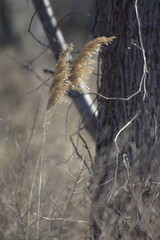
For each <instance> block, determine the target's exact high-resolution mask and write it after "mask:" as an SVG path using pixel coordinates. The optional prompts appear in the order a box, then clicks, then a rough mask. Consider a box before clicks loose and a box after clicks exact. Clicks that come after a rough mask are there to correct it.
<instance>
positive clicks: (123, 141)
mask: <svg viewBox="0 0 160 240" xmlns="http://www.w3.org/2000/svg"><path fill="white" fill-rule="evenodd" d="M96 7H97V25H96V35H98V36H116V37H117V39H116V41H115V42H114V43H113V44H112V45H111V46H109V47H107V48H105V47H104V50H103V52H102V53H101V55H100V58H101V70H102V78H101V80H100V84H99V85H100V89H99V92H100V93H101V94H102V95H104V96H106V97H111V98H117V99H110V100H106V99H102V98H99V117H98V139H97V155H96V159H95V163H94V167H93V177H92V179H91V183H90V193H91V198H92V207H91V224H92V227H91V238H92V239H94V240H95V239H96V240H99V239H100V240H102V239H103V240H104V239H107V240H108V239H126V240H129V239H160V230H159V229H160V228H159V226H160V197H159V190H160V189H159V182H160V157H159V156H160V141H159V135H160V134H159V125H160V114H159V110H160V109H159V102H160V47H159V39H160V30H159V29H160V0H152V1H150V0H145V1H142V0H139V1H138V2H136V0H122V1H119V0H107V1H106V0H98V1H97V6H96ZM136 10H137V12H136ZM141 37H142V39H141ZM141 40H142V41H141ZM145 61H146V62H145ZM136 92H137V94H134V93H136ZM133 94H134V95H133ZM132 95H133V96H132ZM130 96H132V97H130ZM129 97H130V98H129ZM118 98H119V99H118ZM121 98H126V99H127V98H128V100H122V99H121Z"/></svg>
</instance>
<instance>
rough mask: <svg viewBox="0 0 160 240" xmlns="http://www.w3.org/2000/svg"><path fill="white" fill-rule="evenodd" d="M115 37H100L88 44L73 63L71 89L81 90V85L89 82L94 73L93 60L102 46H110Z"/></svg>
mask: <svg viewBox="0 0 160 240" xmlns="http://www.w3.org/2000/svg"><path fill="white" fill-rule="evenodd" d="M114 39H115V37H98V38H95V39H93V40H92V41H90V42H89V43H87V44H86V45H85V46H84V47H83V48H82V50H81V52H80V55H79V56H78V57H77V58H76V59H75V61H74V62H73V65H72V68H71V72H70V82H71V88H72V89H77V88H79V89H80V88H81V84H82V83H83V82H84V83H85V81H86V80H88V78H89V75H90V74H91V73H92V71H93V67H92V66H91V64H93V63H95V60H93V59H92V57H93V55H95V54H97V53H98V52H99V50H100V47H101V45H102V44H105V45H108V44H109V43H111V42H112V41H113V40H114Z"/></svg>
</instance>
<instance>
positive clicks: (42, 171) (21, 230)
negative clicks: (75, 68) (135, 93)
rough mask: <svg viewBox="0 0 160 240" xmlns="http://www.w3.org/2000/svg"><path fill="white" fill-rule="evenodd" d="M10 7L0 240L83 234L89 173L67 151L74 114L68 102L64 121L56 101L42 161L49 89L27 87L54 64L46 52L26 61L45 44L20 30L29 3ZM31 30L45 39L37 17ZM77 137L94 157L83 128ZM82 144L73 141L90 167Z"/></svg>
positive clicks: (0, 125) (0, 153)
mask: <svg viewBox="0 0 160 240" xmlns="http://www.w3.org/2000/svg"><path fill="white" fill-rule="evenodd" d="M12 11H13V12H12V14H13V15H12V18H13V22H14V31H15V34H16V35H17V36H18V37H19V40H18V41H15V42H14V44H11V45H8V46H6V47H1V48H0V56H1V59H0V62H1V64H0V77H1V84H0V119H1V120H0V179H1V180H0V193H1V194H0V239H36V238H37V237H39V239H86V238H87V234H88V229H89V225H88V223H87V215H88V214H87V213H88V210H89V201H88V198H87V197H86V196H87V194H86V191H85V190H86V187H87V181H88V176H89V173H88V170H87V169H86V167H85V165H84V164H83V161H82V159H80V158H78V157H77V155H76V154H73V153H74V149H73V146H72V144H71V142H70V140H69V137H70V136H71V135H72V134H73V133H74V132H75V131H76V130H77V128H78V123H79V119H80V116H79V113H78V112H77V110H76V109H75V107H74V106H72V107H71V110H70V113H69V117H68V120H67V123H66V114H67V111H68V108H69V104H66V105H59V106H57V108H56V112H55V114H54V116H53V118H52V121H51V124H50V126H49V129H48V132H47V135H46V139H45V146H44V157H43V163H42V161H41V160H42V158H39V156H40V154H41V148H42V140H43V126H44V118H45V112H46V104H47V100H48V87H47V86H43V87H42V88H40V89H39V90H37V91H34V92H33V93H32V94H28V92H29V91H31V90H32V89H34V88H36V87H37V86H38V85H39V84H40V82H39V81H38V79H37V77H36V76H35V74H34V73H36V74H38V75H39V76H40V77H41V78H42V79H43V80H45V79H46V78H48V77H49V76H50V75H46V74H45V73H44V72H43V68H49V69H53V68H54V66H55V61H54V58H53V55H52V53H51V51H50V50H47V51H46V52H45V53H44V54H43V55H42V56H40V57H37V58H36V60H34V61H32V60H33V59H34V58H35V57H36V56H38V54H39V53H41V52H42V51H43V50H44V47H43V46H41V45H40V44H39V43H37V42H35V41H34V40H33V39H32V37H31V36H30V35H29V33H28V32H27V29H28V25H29V21H30V18H31V16H32V14H33V8H32V5H31V3H30V2H29V1H25V2H23V3H22V2H21V1H18V0H17V1H16V2H15V5H13V9H12ZM33 31H34V33H35V34H36V36H38V38H39V39H40V40H41V41H42V42H47V40H46V39H45V35H44V32H43V29H42V28H41V25H40V24H39V21H38V19H37V20H36V21H35V23H34V26H33ZM68 38H70V37H68ZM79 44H81V43H80V42H79ZM30 61H32V62H30ZM17 62H19V63H17ZM24 66H26V68H25V67H24ZM27 67H29V68H30V70H31V71H33V72H34V73H32V72H31V71H29V70H27ZM83 137H84V138H85V140H86V141H87V143H88V146H89V148H90V151H91V152H92V154H93V156H94V143H93V142H92V139H91V138H90V136H89V135H88V133H86V132H85V131H83ZM76 139H77V136H75V137H74V140H75V142H76ZM83 145H84V144H83V142H82V141H79V142H78V148H79V150H80V151H81V153H82V156H83V157H84V159H85V161H88V165H90V159H89V157H88V153H87V151H86V150H85V148H84V146H83ZM38 161H39V162H38ZM36 166H37V168H36ZM39 192H40V198H39V197H38V196H39ZM73 192H75V193H74V194H73ZM31 194H32V195H31ZM39 199H40V200H39ZM38 204H39V205H38ZM29 207H30V208H29ZM38 211H39V217H37V212H38ZM54 218H57V219H56V220H55V219H54ZM51 219H52V220H51ZM53 219H54V220H53ZM62 219H63V220H62ZM78 221H80V222H78Z"/></svg>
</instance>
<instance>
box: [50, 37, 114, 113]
mask: <svg viewBox="0 0 160 240" xmlns="http://www.w3.org/2000/svg"><path fill="white" fill-rule="evenodd" d="M114 39H115V37H98V38H95V39H93V40H92V41H90V42H89V43H87V44H86V45H85V46H84V47H83V48H82V49H81V51H80V54H79V56H78V57H77V58H76V59H75V60H74V61H73V63H71V64H69V56H70V53H71V51H72V50H73V45H72V44H69V45H68V47H67V49H66V50H65V51H63V52H62V53H61V54H60V57H59V61H58V64H57V67H56V72H55V75H54V79H53V82H52V84H51V87H50V97H49V100H48V104H47V110H49V109H50V108H51V107H52V106H54V105H55V104H56V103H61V102H65V99H64V94H65V93H66V92H67V91H68V90H73V89H76V90H80V89H81V87H83V83H85V81H86V80H87V79H88V78H89V76H90V74H91V73H92V71H93V67H92V66H91V64H93V63H94V62H95V60H93V59H92V57H93V55H95V54H97V53H98V52H99V50H100V47H101V45H102V44H105V45H108V44H109V43H111V42H112V41H113V40H114Z"/></svg>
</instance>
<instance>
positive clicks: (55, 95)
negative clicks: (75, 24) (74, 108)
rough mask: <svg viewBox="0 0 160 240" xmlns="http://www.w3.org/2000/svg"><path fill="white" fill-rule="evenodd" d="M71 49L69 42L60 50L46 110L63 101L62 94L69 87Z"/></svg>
mask: <svg viewBox="0 0 160 240" xmlns="http://www.w3.org/2000/svg"><path fill="white" fill-rule="evenodd" d="M72 50H73V45H72V44H69V45H68V46H67V49H66V50H64V51H63V52H61V54H60V56H59V60H58V63H57V66H56V72H55V74H54V78H53V81H52V83H51V86H50V89H49V95H50V97H49V100H48V104H47V110H49V109H50V108H51V107H52V106H54V105H55V104H56V103H62V102H65V98H64V94H65V93H66V91H68V89H69V85H70V82H69V74H70V65H69V58H70V53H71V51H72Z"/></svg>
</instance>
